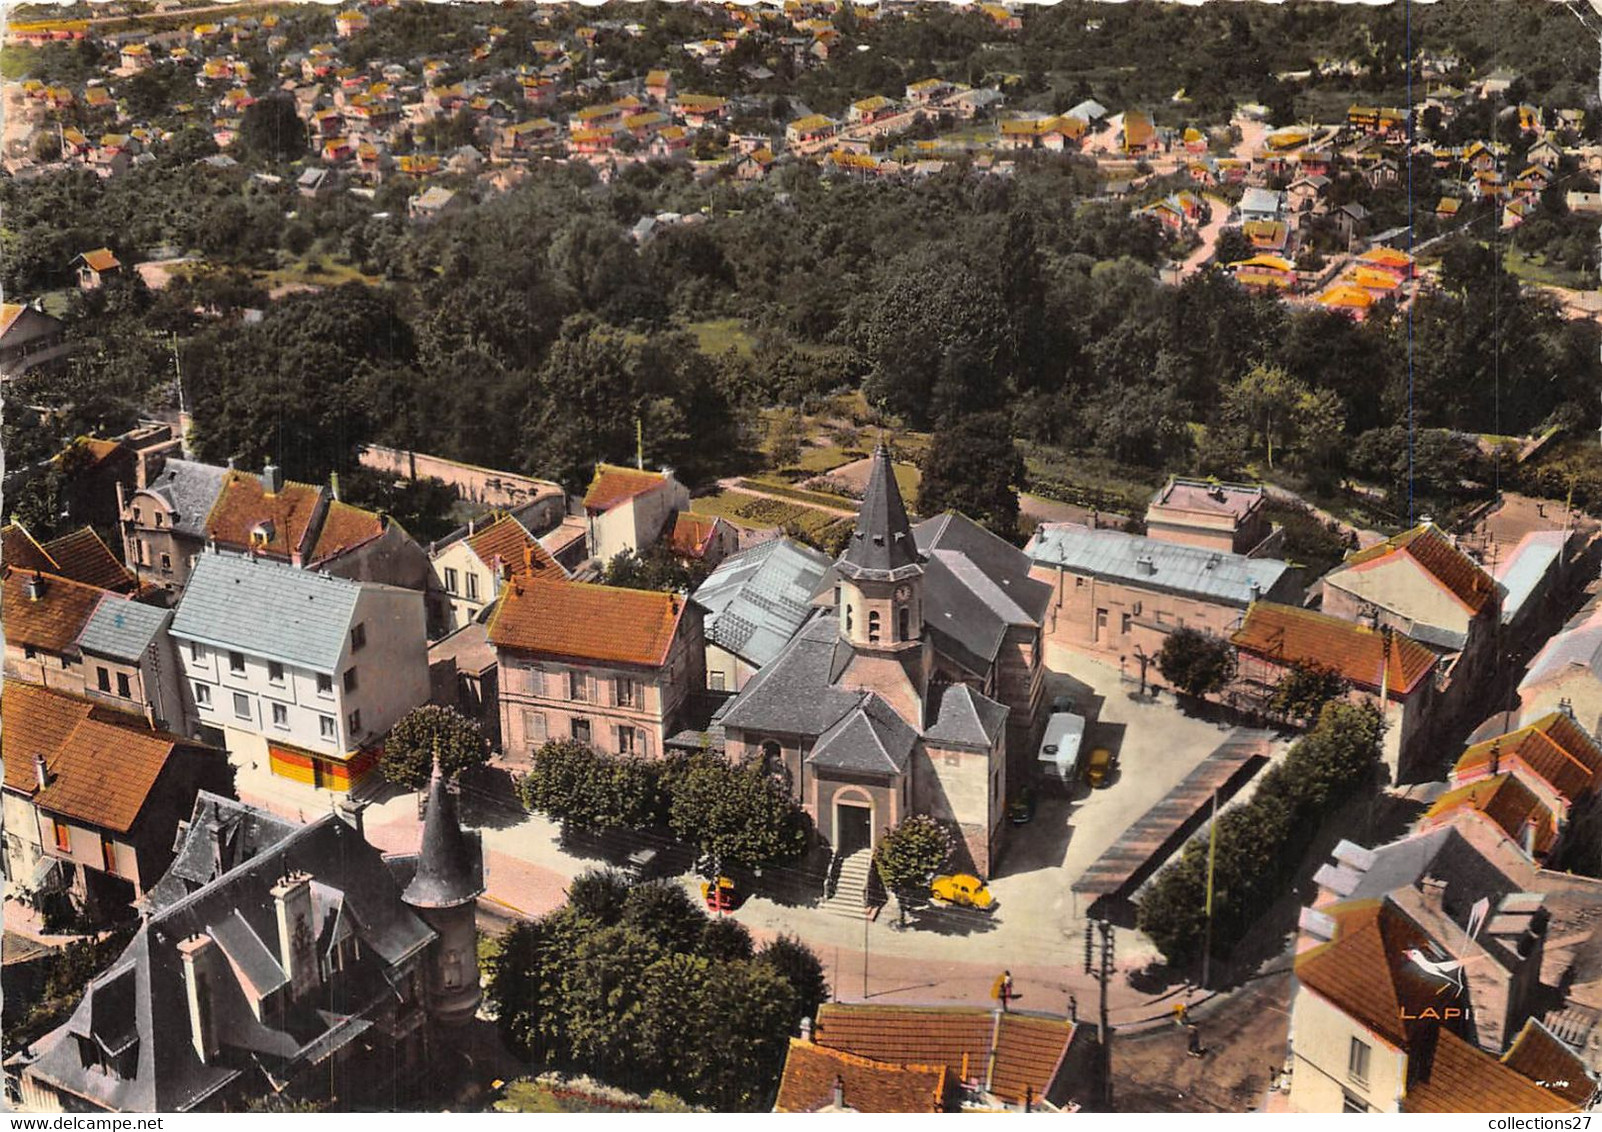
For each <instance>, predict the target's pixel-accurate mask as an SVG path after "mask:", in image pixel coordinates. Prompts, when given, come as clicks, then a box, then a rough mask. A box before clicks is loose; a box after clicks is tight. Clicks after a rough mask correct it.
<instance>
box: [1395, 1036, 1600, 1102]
mask: <svg viewBox="0 0 1602 1132" xmlns="http://www.w3.org/2000/svg"><path fill="white" fill-rule="evenodd" d="M1433 1033H1434V1035H1435V1037H1434V1040H1433V1041H1432V1042H1431V1043H1429V1044H1430V1046H1432V1047H1433V1048H1430V1049H1427V1050H1426V1049H1420V1050H1416V1051H1412V1052H1411V1056H1409V1058H1408V1076H1409V1077H1410V1078H1412V1080H1411V1081H1410V1083H1409V1084H1408V1086H1407V1091H1406V1092H1405V1093H1403V1094H1402V1100H1401V1110H1402V1111H1403V1112H1575V1111H1577V1110H1578V1109H1579V1107H1580V1106H1579V1105H1578V1104H1576V1103H1574V1102H1573V1101H1570V1100H1569V1099H1568V1098H1567V1097H1565V1096H1564V1095H1563V1094H1562V1093H1561V1092H1559V1091H1558V1090H1556V1089H1552V1088H1545V1087H1542V1086H1541V1085H1538V1084H1536V1083H1535V1082H1534V1081H1532V1080H1531V1079H1530V1078H1528V1077H1526V1076H1524V1075H1523V1074H1522V1073H1519V1072H1518V1071H1517V1070H1515V1069H1513V1068H1512V1067H1511V1066H1508V1065H1505V1064H1503V1063H1502V1062H1500V1061H1498V1060H1497V1059H1496V1058H1494V1057H1492V1056H1491V1055H1490V1054H1488V1053H1485V1052H1484V1051H1482V1050H1481V1049H1480V1048H1479V1047H1477V1046H1473V1045H1470V1044H1469V1043H1468V1042H1466V1041H1464V1040H1463V1039H1462V1038H1460V1037H1458V1036H1457V1035H1456V1034H1454V1033H1453V1032H1452V1031H1450V1030H1448V1029H1446V1028H1445V1027H1440V1028H1438V1029H1435V1030H1434V1031H1433Z"/></svg>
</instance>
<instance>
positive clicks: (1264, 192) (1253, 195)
mask: <svg viewBox="0 0 1602 1132" xmlns="http://www.w3.org/2000/svg"><path fill="white" fill-rule="evenodd" d="M1237 208H1238V209H1239V213H1240V220H1241V223H1242V224H1250V223H1252V222H1253V221H1254V220H1284V219H1285V217H1286V215H1287V213H1286V207H1285V194H1284V193H1283V192H1280V191H1278V190H1275V189H1262V188H1256V187H1252V188H1249V189H1247V190H1246V192H1245V193H1244V194H1243V195H1242V196H1241V198H1240V204H1239V205H1238V206H1237Z"/></svg>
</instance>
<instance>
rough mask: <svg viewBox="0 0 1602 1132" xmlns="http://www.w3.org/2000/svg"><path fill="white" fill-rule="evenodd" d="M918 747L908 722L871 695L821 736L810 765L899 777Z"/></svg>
mask: <svg viewBox="0 0 1602 1132" xmlns="http://www.w3.org/2000/svg"><path fill="white" fill-rule="evenodd" d="M917 743H918V733H917V732H916V731H914V730H913V729H912V728H911V726H909V725H908V723H907V721H906V720H904V719H902V718H901V716H900V715H898V714H897V713H896V710H895V709H894V708H893V707H891V706H890V705H889V704H888V703H886V702H885V701H884V699H883V698H881V697H880V696H879V695H878V694H877V693H874V692H869V693H867V695H866V696H864V697H863V699H862V702H861V703H860V704H858V705H857V706H856V707H854V708H852V709H851V710H850V711H848V712H847V713H846V714H845V715H844V716H842V717H841V718H840V720H839V721H838V722H836V723H835V724H834V726H833V727H831V728H829V729H828V730H827V731H825V732H824V733H823V734H822V735H819V736H818V742H817V744H816V746H814V747H813V748H812V753H811V754H809V755H808V756H807V762H808V763H809V764H810V765H812V766H815V767H819V768H821V769H824V770H843V771H850V772H854V773H857V774H900V773H902V772H903V771H905V770H906V769H907V766H908V764H909V762H910V760H911V758H912V750H913V748H914V747H915V746H916V745H917Z"/></svg>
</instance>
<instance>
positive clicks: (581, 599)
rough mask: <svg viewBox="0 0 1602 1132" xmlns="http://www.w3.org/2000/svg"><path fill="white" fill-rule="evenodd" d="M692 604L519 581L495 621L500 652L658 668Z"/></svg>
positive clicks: (493, 638)
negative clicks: (508, 650) (687, 609)
mask: <svg viewBox="0 0 1602 1132" xmlns="http://www.w3.org/2000/svg"><path fill="white" fill-rule="evenodd" d="M687 604H688V602H686V601H685V600H684V599H683V598H681V597H679V596H678V595H677V594H669V593H660V592H658V591H656V590H627V589H621V588H619V587H617V586H601V585H594V584H592V583H588V582H572V583H562V584H558V583H556V582H554V581H550V580H546V579H542V578H533V579H527V580H525V579H522V578H516V577H514V579H513V582H512V584H511V585H510V586H508V587H507V589H506V591H505V592H504V593H503V594H502V595H501V601H500V604H499V605H498V606H497V607H496V610H495V614H494V616H492V617H491V618H490V623H489V639H490V643H491V644H493V645H495V646H496V647H497V648H505V649H514V650H516V651H518V652H526V653H538V654H540V655H543V656H555V657H569V658H573V659H577V660H595V661H602V662H610V663H614V664H634V665H641V666H644V667H650V668H655V667H657V666H659V665H662V664H664V663H665V662H666V661H667V655H668V650H669V649H670V648H671V647H672V645H673V638H674V636H675V634H676V633H677V632H678V628H679V622H680V621H681V620H682V619H683V617H684V609H685V606H686V605H687Z"/></svg>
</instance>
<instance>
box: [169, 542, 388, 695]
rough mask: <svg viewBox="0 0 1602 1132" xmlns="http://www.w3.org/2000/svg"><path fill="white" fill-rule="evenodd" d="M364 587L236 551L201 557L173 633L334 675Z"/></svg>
mask: <svg viewBox="0 0 1602 1132" xmlns="http://www.w3.org/2000/svg"><path fill="white" fill-rule="evenodd" d="M361 591H362V585H361V583H360V582H353V581H350V580H348V579H345V578H334V577H329V576H328V575H325V574H320V573H317V572H316V571H312V570H301V569H297V568H296V567H294V566H288V565H284V564H282V563H278V562H272V561H269V560H267V559H261V558H250V557H245V556H242V555H234V554H202V555H201V556H200V557H199V558H198V559H197V560H196V562H195V569H194V572H193V573H192V574H190V575H189V584H188V585H187V586H185V588H184V595H183V597H182V598H181V599H180V600H179V602H178V612H177V613H176V614H175V615H174V616H173V620H172V628H171V630H170V632H171V633H172V635H173V636H174V637H177V638H179V639H180V640H196V641H200V642H201V643H202V644H206V645H210V646H211V647H213V648H224V649H237V650H239V651H240V652H245V653H248V654H250V655H252V656H260V657H265V658H267V659H268V660H276V661H279V662H280V663H283V664H290V665H294V666H297V667H300V668H309V669H311V670H312V671H313V672H328V673H332V672H334V671H335V670H336V669H337V668H338V667H339V661H340V657H341V656H342V655H343V654H344V649H345V642H346V630H348V629H349V628H350V623H351V617H352V616H353V615H354V613H355V610H356V602H357V600H358V599H359V598H360V596H361Z"/></svg>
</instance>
